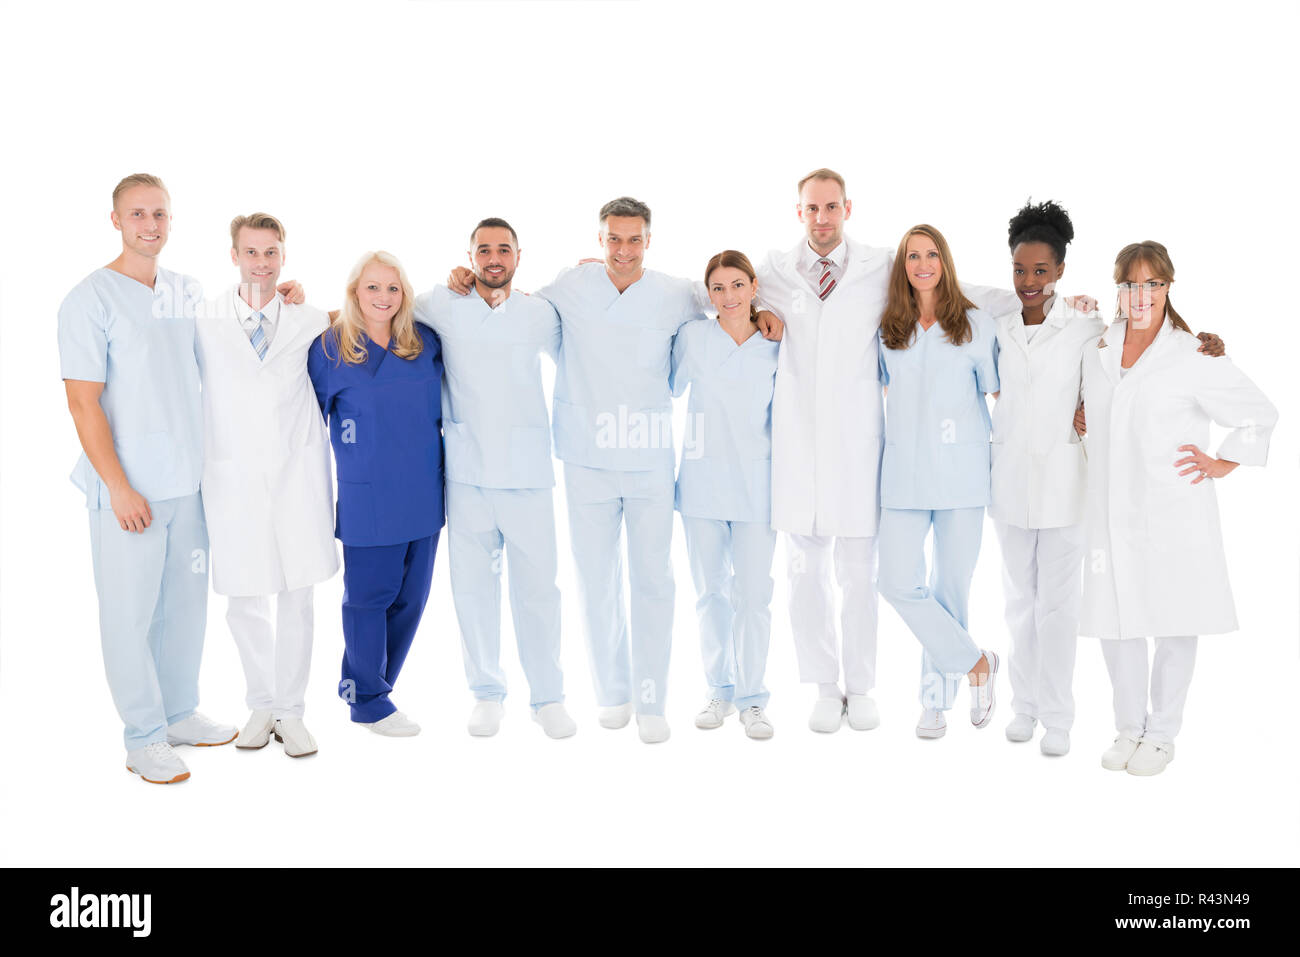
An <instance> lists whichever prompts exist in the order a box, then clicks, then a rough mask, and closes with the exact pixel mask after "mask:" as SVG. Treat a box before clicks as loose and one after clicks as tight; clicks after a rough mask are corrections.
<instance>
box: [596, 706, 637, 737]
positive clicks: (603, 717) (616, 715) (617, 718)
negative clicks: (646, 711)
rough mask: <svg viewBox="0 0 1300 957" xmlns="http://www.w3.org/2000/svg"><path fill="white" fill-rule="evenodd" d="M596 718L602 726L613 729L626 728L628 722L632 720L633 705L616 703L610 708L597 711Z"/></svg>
mask: <svg viewBox="0 0 1300 957" xmlns="http://www.w3.org/2000/svg"><path fill="white" fill-rule="evenodd" d="M596 719H597V720H598V721H599V722H600V726H601V727H602V728H609V729H610V730H611V731H617V730H618V729H619V728H626V727H627V723H628V722H629V721H631V720H632V705H631V703H630V702H629V703H628V704H616V705H612V706H610V707H608V708H601V709H600V710H599V711H598V712H597V713H596Z"/></svg>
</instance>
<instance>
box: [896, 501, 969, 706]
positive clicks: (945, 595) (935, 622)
mask: <svg viewBox="0 0 1300 957" xmlns="http://www.w3.org/2000/svg"><path fill="white" fill-rule="evenodd" d="M931 525H933V526H934V568H933V570H932V571H931V573H930V576H929V584H928V585H927V584H926V570H925V537H926V534H927V533H928V532H929V530H930V526H931ZM983 531H984V509H983V507H980V508H947V509H935V510H933V511H930V510H926V509H896V508H886V509H881V513H880V532H879V535H878V539H879V542H880V572H879V575H878V580H879V582H880V595H881V597H882V598H884V599H885V600H886V601H887V602H889V603H890V604H891V605H893V606H894V610H895V611H897V612H898V614H899V617H901V618H902V619H903V621H904V622H905V623H906V624H907V627H908V628H910V629H911V631H912V634H914V635H916V637H917V640H918V641H920V642H921V646H922V647H923V648H924V649H925V650H924V652H923V653H922V655H921V706H922V707H924V708H930V709H934V710H937V711H947V710H948V709H949V708H951V707H952V704H953V700H954V699H955V697H956V694H957V689H958V688H959V687H960V686H961V681H962V679H963V678H964V677H965V676H966V674H967V673H968V672H969V671H970V670H971V669H972V668H974V667H975V664H976V662H978V661H979V660H980V655H981V654H982V652H981V651H980V649H979V646H978V645H976V644H975V641H974V640H973V639H972V638H971V636H970V634H969V633H968V632H967V631H966V624H967V618H966V606H967V602H968V600H969V598H970V582H971V577H972V576H973V575H974V574H975V561H976V559H977V558H979V552H980V537H981V535H982V534H983Z"/></svg>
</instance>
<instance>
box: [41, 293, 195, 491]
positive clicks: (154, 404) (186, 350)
mask: <svg viewBox="0 0 1300 957" xmlns="http://www.w3.org/2000/svg"><path fill="white" fill-rule="evenodd" d="M202 300H203V289H202V287H201V286H200V285H199V283H198V280H196V279H193V278H191V277H190V276H186V275H183V274H181V273H174V272H171V271H170V270H167V269H162V268H159V269H158V275H157V277H156V278H155V280H154V287H153V288H152V289H150V288H149V287H148V286H146V285H144V284H143V283H140V282H137V281H136V280H134V279H131V278H129V277H127V276H124V275H122V274H121V273H119V272H115V271H114V270H112V269H109V268H107V267H104V268H102V269H96V270H95V271H94V272H92V273H91V274H90V275H89V276H87V277H86V278H85V279H83V280H82V281H81V282H79V283H77V285H76V286H74V287H73V289H72V291H71V292H70V293H68V296H67V298H66V299H64V300H63V304H62V305H61V306H60V307H59V370H60V371H59V374H60V375H61V376H62V377H63V378H64V379H81V380H85V381H87V382H102V383H104V391H103V392H102V393H100V396H99V404H100V406H101V407H102V408H103V410H104V415H105V417H106V418H107V419H108V425H109V428H110V429H112V432H113V448H114V450H115V451H116V452H117V457H118V461H120V462H121V463H122V469H123V471H124V472H125V473H126V479H127V481H128V482H130V483H131V487H132V488H133V489H135V490H136V491H137V492H139V493H140V494H141V495H143V496H144V497H145V498H146V499H147V500H148V501H150V502H162V501H166V500H167V499H172V498H181V497H183V496H186V495H193V494H194V493H195V492H197V491H198V490H199V479H200V477H201V475H202V472H203V404H202V397H201V395H200V392H199V365H198V360H197V358H196V356H195V351H194V349H195V334H194V317H195V311H196V309H198V308H199V304H200V303H201V302H202ZM71 478H72V482H73V484H74V485H76V486H77V488H79V489H81V491H83V492H84V493H85V495H86V507H87V508H96V509H98V508H111V507H112V502H111V500H110V497H109V494H108V487H107V486H106V485H105V484H104V482H103V480H102V479H100V477H99V475H98V474H97V473H96V472H95V470H94V468H92V467H91V464H90V460H89V459H87V458H86V455H85V453H84V452H83V453H82V455H81V458H79V459H78V460H77V465H76V467H75V468H74V469H73V470H72V476H71Z"/></svg>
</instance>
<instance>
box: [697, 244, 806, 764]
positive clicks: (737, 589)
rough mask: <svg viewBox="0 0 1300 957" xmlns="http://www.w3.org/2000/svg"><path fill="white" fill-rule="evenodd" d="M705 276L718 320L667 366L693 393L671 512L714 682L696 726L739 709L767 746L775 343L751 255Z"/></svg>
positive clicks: (714, 265) (727, 255) (731, 257)
mask: <svg viewBox="0 0 1300 957" xmlns="http://www.w3.org/2000/svg"><path fill="white" fill-rule="evenodd" d="M704 276H705V280H704V281H705V286H706V287H707V290H708V294H709V300H710V301H711V302H712V303H713V307H714V308H715V309H716V310H717V311H718V319H717V321H716V322H691V323H687V324H686V325H684V326H682V328H681V329H680V330H678V332H677V336H676V338H675V339H674V340H673V365H672V389H673V395H675V396H679V395H681V394H682V393H683V392H684V391H686V387H687V386H688V385H689V386H690V387H691V398H690V404H689V406H688V411H687V430H686V439H685V442H684V444H683V447H682V461H681V467H680V468H679V470H678V473H677V491H676V503H675V504H676V508H677V511H678V512H680V513H681V516H682V527H683V529H684V530H685V532H686V551H687V554H689V556H690V560H691V577H692V579H693V580H694V583H695V591H696V594H697V595H698V596H699V600H698V601H697V602H696V605H695V608H696V611H697V613H698V614H699V619H700V651H701V653H702V655H703V657H704V674H705V679H706V680H707V681H708V683H709V702H708V704H706V705H705V707H704V710H703V711H701V712H700V713H699V714H698V715H696V716H695V726H696V727H697V728H706V729H707V728H717V727H721V726H722V723H723V721H724V719H725V718H726V717H727V716H728V715H730V714H732V713H734V712H735V711H737V710H739V711H740V723H741V726H742V727H744V729H745V734H746V735H748V736H749V737H751V738H756V739H760V740H762V739H765V738H770V737H772V723H771V721H769V720H768V718H767V716H766V714H765V713H764V711H763V709H764V708H765V707H766V706H767V701H768V693H767V689H766V688H765V687H764V686H763V672H764V670H765V668H766V666H767V647H768V639H769V637H770V635H771V631H772V612H771V609H770V608H769V605H770V603H771V601H772V584H773V583H772V553H773V551H774V550H775V548H776V531H775V530H774V529H773V528H772V507H771V505H772V389H773V385H774V384H775V381H776V359H777V350H778V348H779V346H780V343H778V342H772V341H770V340H767V339H764V338H763V336H762V334H761V333H759V331H758V326H757V325H756V322H757V318H758V314H757V311H756V310H755V308H754V296H755V293H756V291H757V286H758V284H757V282H756V281H755V277H754V267H753V265H752V264H751V263H750V261H749V259H748V258H747V257H746V256H745V254H744V253H741V252H737V251H736V250H734V249H728V250H725V251H724V252H721V253H718V254H717V255H716V256H714V257H713V258H712V259H710V260H709V264H708V266H707V267H706V268H705V271H704Z"/></svg>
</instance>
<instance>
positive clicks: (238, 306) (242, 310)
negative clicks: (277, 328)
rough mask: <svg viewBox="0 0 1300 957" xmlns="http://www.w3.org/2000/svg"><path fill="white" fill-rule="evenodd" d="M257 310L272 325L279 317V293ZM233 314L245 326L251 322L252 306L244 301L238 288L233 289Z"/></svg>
mask: <svg viewBox="0 0 1300 957" xmlns="http://www.w3.org/2000/svg"><path fill="white" fill-rule="evenodd" d="M258 311H259V312H261V313H262V315H263V316H264V317H265V318H267V319H269V320H270V321H271V325H272V326H274V325H275V323H276V320H277V319H279V318H280V294H279V293H278V292H277V293H276V294H275V295H274V296H272V297H271V301H270V302H268V303H267V304H266V305H265V306H263V307H262V308H261V309H260V310H258ZM235 316H236V317H237V318H238V319H239V321H240V322H241V323H243V324H244V325H246V326H247V325H251V324H252V321H253V307H252V306H250V305H249V304H248V303H246V302H244V297H243V296H241V295H240V294H239V290H238V289H236V290H235Z"/></svg>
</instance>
